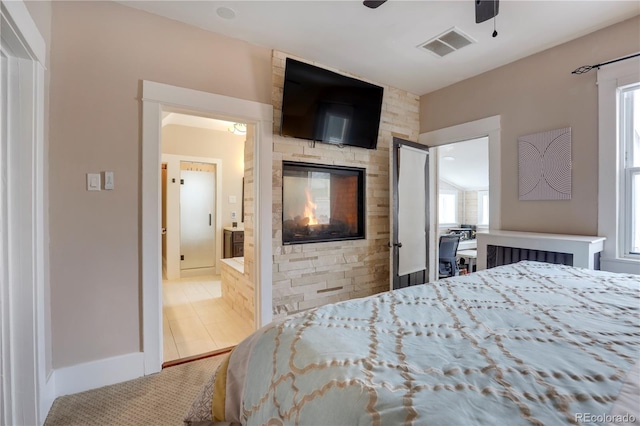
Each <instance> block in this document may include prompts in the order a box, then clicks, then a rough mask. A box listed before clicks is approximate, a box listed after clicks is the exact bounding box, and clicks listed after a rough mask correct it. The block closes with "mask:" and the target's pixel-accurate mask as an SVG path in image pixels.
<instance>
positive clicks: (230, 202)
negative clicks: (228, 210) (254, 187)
mask: <svg viewBox="0 0 640 426" xmlns="http://www.w3.org/2000/svg"><path fill="white" fill-rule="evenodd" d="M237 202H238V200H237V199H236V196H235V195H229V204H235V203H237Z"/></svg>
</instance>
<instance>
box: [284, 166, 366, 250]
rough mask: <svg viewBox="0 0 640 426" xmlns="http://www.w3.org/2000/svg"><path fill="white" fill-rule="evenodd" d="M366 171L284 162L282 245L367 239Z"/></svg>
mask: <svg viewBox="0 0 640 426" xmlns="http://www.w3.org/2000/svg"><path fill="white" fill-rule="evenodd" d="M364 180H365V170H364V169H360V168H350V167H339V166H327V165H320V164H308V163H297V162H290V161H283V163H282V244H284V245H287V244H302V243H314V242H325V241H340V240H357V239H363V238H364V237H365V236H364V205H365V184H364Z"/></svg>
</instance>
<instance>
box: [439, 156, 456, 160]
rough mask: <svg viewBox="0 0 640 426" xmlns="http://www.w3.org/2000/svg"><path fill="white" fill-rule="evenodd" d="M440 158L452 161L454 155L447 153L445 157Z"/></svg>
mask: <svg viewBox="0 0 640 426" xmlns="http://www.w3.org/2000/svg"><path fill="white" fill-rule="evenodd" d="M442 159H443V160H446V161H454V160H455V157H452V156H450V155H447V156H446V157H442Z"/></svg>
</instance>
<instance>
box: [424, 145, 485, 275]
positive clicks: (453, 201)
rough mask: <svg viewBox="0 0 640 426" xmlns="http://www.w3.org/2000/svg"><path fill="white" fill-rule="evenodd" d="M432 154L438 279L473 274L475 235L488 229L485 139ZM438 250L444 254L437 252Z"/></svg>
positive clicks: (441, 148)
mask: <svg viewBox="0 0 640 426" xmlns="http://www.w3.org/2000/svg"><path fill="white" fill-rule="evenodd" d="M434 150H435V153H436V155H435V157H436V159H437V160H436V167H435V171H436V179H435V184H436V194H437V197H435V198H436V203H437V208H436V210H435V213H436V215H437V222H436V223H437V232H438V233H437V241H438V244H437V245H436V250H438V255H437V256H438V266H439V267H438V275H439V277H441V278H442V277H446V276H453V275H459V274H466V273H471V272H475V271H476V269H477V265H476V260H477V241H476V234H477V232H483V231H486V230H487V229H488V228H489V199H490V197H489V138H488V137H480V138H474V139H470V140H465V141H461V142H455V143H450V144H446V145H441V146H438V147H436V148H434ZM450 236H451V237H450ZM451 238H453V239H454V240H455V241H456V242H457V245H456V244H452V241H451ZM441 246H443V247H445V248H446V249H447V250H446V251H447V253H444V252H440V248H441ZM452 246H455V247H454V248H453V252H451V250H450V249H451V248H452ZM452 258H455V261H454V262H452V261H451V259H452Z"/></svg>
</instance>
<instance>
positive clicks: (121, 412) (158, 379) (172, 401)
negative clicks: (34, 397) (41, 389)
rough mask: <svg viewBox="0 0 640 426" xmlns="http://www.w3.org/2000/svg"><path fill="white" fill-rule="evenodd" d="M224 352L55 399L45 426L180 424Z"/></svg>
mask: <svg viewBox="0 0 640 426" xmlns="http://www.w3.org/2000/svg"><path fill="white" fill-rule="evenodd" d="M224 356H225V355H218V356H215V357H211V358H205V359H202V360H199V361H193V362H189V363H186V364H181V365H177V366H175V367H169V368H166V369H164V370H162V371H161V372H159V373H157V374H153V375H150V376H145V377H141V378H139V379H135V380H130V381H128V382H124V383H118V384H116V385H111V386H105V387H102V388H99V389H94V390H90V391H86V392H81V393H77V394H74V395H67V396H62V397H59V398H57V399H56V400H55V401H54V403H53V406H52V407H51V410H50V411H49V415H48V416H47V419H46V421H45V423H44V424H45V426H62V425H65V426H68V425H83V426H90V425H101V426H102V425H136V426H139V425H176V426H178V425H181V424H182V420H183V418H184V415H185V414H186V412H187V411H188V410H189V408H190V407H191V404H192V402H193V401H194V399H195V398H196V397H197V396H198V392H199V391H200V389H201V388H202V386H203V385H204V383H205V382H206V380H207V379H208V378H209V377H210V376H211V375H212V374H213V373H214V371H215V368H216V367H217V366H218V364H219V363H220V362H221V361H222V359H223V358H224Z"/></svg>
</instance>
